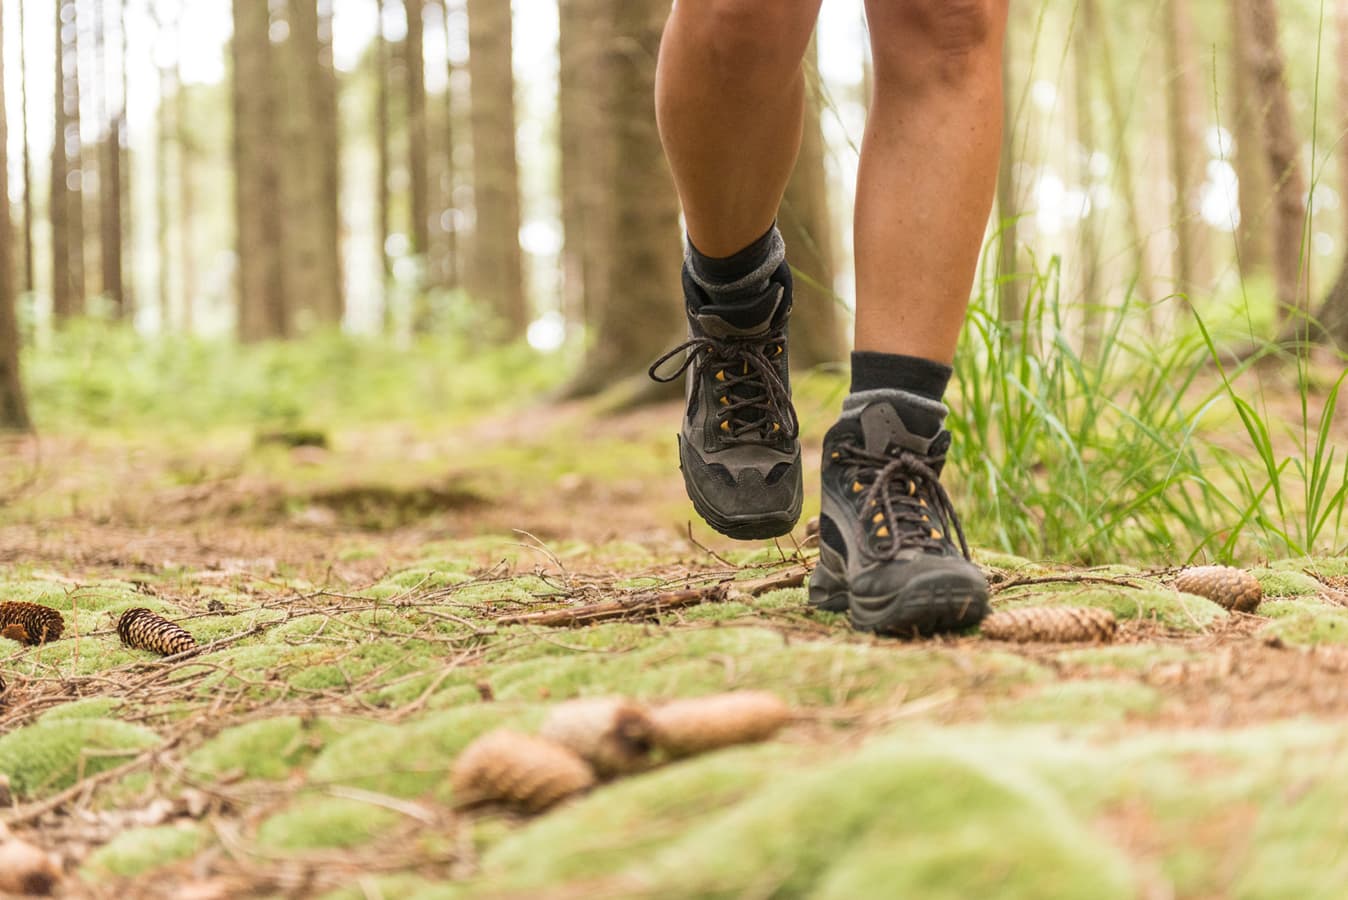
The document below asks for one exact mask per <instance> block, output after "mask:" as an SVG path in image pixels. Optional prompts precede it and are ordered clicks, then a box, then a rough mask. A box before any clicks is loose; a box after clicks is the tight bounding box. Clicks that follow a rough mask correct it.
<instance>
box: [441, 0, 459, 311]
mask: <svg viewBox="0 0 1348 900" xmlns="http://www.w3.org/2000/svg"><path fill="white" fill-rule="evenodd" d="M440 10H441V13H442V24H443V26H444V29H445V46H446V47H452V46H453V44H454V31H453V22H454V19H453V13H452V11H451V10H450V3H449V0H440ZM457 68H458V67H457V66H456V65H455V64H454V56H453V53H452V52H447V53H446V54H445V76H446V77H445V108H444V116H445V130H444V133H443V140H444V146H443V147H442V148H441V150H442V154H441V156H442V159H441V162H442V165H443V166H444V176H443V180H442V182H441V196H442V197H443V198H444V203H443V209H442V210H441V212H442V220H443V222H444V228H443V232H444V236H445V240H444V249H443V258H442V259H441V262H440V272H439V277H440V283H441V284H442V285H443V286H444V287H445V288H447V289H449V290H454V289H455V288H458V287H459V286H460V283H461V281H462V276H461V274H460V266H459V216H458V199H457V193H458V186H459V173H458V168H457V158H458V154H457V151H456V148H457V147H458V139H459V138H458V123H457V121H456V120H457V118H458V107H459V105H458V103H457V102H456V100H455V97H454V82H455V81H456V80H457Z"/></svg>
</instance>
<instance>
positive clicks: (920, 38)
mask: <svg viewBox="0 0 1348 900" xmlns="http://www.w3.org/2000/svg"><path fill="white" fill-rule="evenodd" d="M1007 3H1008V0H868V3H867V17H868V19H869V22H870V29H871V43H872V47H873V55H874V59H875V77H876V81H877V83H885V82H900V83H902V84H904V85H905V86H907V87H912V86H913V85H915V84H917V85H921V84H928V83H935V82H940V83H945V84H950V83H959V82H961V81H963V80H965V79H966V78H967V77H968V76H969V75H970V74H971V73H973V72H976V71H979V70H980V68H981V67H984V66H987V65H993V66H997V65H1000V61H1001V51H1002V38H1003V35H1004V33H1005V29H1006V14H1007Z"/></svg>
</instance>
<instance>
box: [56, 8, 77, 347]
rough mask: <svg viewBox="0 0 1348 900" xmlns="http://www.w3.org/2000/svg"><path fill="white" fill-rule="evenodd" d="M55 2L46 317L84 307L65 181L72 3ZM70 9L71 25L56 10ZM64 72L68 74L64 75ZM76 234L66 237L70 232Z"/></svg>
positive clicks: (71, 134)
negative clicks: (49, 274) (48, 301)
mask: <svg viewBox="0 0 1348 900" xmlns="http://www.w3.org/2000/svg"><path fill="white" fill-rule="evenodd" d="M54 7H55V34H56V41H55V67H54V68H55V75H54V80H53V85H54V92H53V93H54V97H53V101H52V106H53V110H54V116H53V131H52V135H53V138H52V152H51V195H50V198H49V201H48V217H49V218H50V220H51V248H52V316H53V318H55V319H56V321H57V322H62V321H64V320H66V319H69V318H71V317H73V316H78V315H80V314H81V313H83V312H84V276H83V270H84V266H83V263H84V245H83V240H84V238H83V233H82V230H78V231H77V230H76V224H75V223H77V222H81V221H82V219H83V217H82V216H78V215H77V213H78V210H79V197H78V195H74V192H73V190H72V188H71V182H72V181H73V180H74V179H75V177H76V176H77V171H78V170H75V171H72V160H71V156H72V151H73V152H74V157H75V159H76V160H78V158H79V117H78V111H79V92H78V89H77V88H76V87H75V86H74V85H73V84H72V81H71V78H73V77H74V76H75V70H76V69H77V61H76V56H75V48H74V43H73V42H74V34H75V25H74V19H73V11H74V4H73V3H70V2H68V0H62V2H57V3H55V4H54ZM66 9H69V10H70V11H71V13H72V17H71V24H70V25H65V24H64V23H63V22H62V11H63V10H66ZM67 72H69V73H70V75H71V78H67V77H66V73H67ZM76 234H78V235H79V238H78V239H77V240H72V236H73V235H76Z"/></svg>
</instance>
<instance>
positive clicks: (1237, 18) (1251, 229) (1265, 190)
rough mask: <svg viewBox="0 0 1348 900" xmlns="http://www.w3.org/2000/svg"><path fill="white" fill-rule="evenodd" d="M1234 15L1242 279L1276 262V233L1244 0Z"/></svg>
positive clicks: (1233, 85)
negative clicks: (1272, 227)
mask: <svg viewBox="0 0 1348 900" xmlns="http://www.w3.org/2000/svg"><path fill="white" fill-rule="evenodd" d="M1230 13H1231V47H1232V50H1231V59H1232V63H1231V72H1230V84H1231V95H1232V98H1233V101H1234V102H1233V104H1232V106H1233V107H1234V108H1233V109H1232V110H1231V111H1230V113H1229V118H1230V119H1231V124H1232V131H1233V133H1234V135H1235V142H1236V147H1235V159H1234V162H1235V169H1236V178H1237V180H1238V187H1237V191H1238V194H1239V197H1238V201H1239V207H1240V226H1239V228H1238V229H1237V230H1236V262H1237V265H1238V266H1239V267H1240V273H1241V275H1242V277H1245V278H1248V277H1250V276H1251V275H1254V274H1256V273H1258V272H1262V271H1264V270H1266V269H1267V268H1268V266H1269V263H1270V262H1271V261H1272V259H1273V231H1272V229H1270V228H1269V211H1270V198H1271V197H1272V196H1273V176H1272V174H1271V173H1270V172H1269V168H1268V157H1267V156H1266V155H1265V154H1264V151H1263V138H1262V134H1261V127H1260V120H1261V114H1260V104H1259V102H1258V92H1259V89H1258V86H1257V85H1256V84H1255V80H1254V71H1253V70H1252V69H1251V68H1250V65H1249V60H1250V58H1251V56H1250V54H1251V49H1252V42H1253V40H1254V39H1253V37H1252V36H1251V35H1250V27H1251V26H1250V11H1249V8H1248V6H1247V4H1245V3H1244V2H1234V3H1232V4H1231V7H1230Z"/></svg>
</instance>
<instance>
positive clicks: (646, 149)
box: [569, 0, 687, 396]
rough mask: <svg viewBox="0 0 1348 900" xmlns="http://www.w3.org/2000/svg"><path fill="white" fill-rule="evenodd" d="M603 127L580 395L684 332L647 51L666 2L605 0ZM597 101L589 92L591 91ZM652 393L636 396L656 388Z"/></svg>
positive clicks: (630, 371)
mask: <svg viewBox="0 0 1348 900" xmlns="http://www.w3.org/2000/svg"><path fill="white" fill-rule="evenodd" d="M605 8H606V11H607V13H608V15H610V16H612V19H611V21H612V22H613V29H614V30H613V37H612V38H611V39H610V40H608V41H606V42H605V45H606V47H607V53H606V59H605V60H604V69H605V71H604V81H605V83H606V84H607V85H608V86H609V88H608V91H607V92H606V94H607V96H606V97H605V99H604V109H605V115H604V130H603V131H601V132H600V136H602V137H603V139H604V140H606V141H611V142H612V144H611V147H612V149H611V151H604V152H611V153H612V154H613V155H612V158H613V159H616V160H619V161H620V164H619V165H616V166H614V167H613V169H612V171H611V173H610V182H609V183H610V190H609V191H608V193H607V201H608V203H609V204H611V210H612V212H611V214H610V215H609V216H607V217H606V220H605V221H606V231H607V235H608V236H607V242H606V243H607V248H608V252H607V253H606V254H605V262H606V266H607V269H606V275H605V279H606V281H607V283H609V284H610V285H613V286H615V287H616V286H619V285H620V286H621V290H616V289H614V290H609V291H607V292H606V294H605V296H606V302H604V303H603V304H602V305H596V306H592V307H591V310H590V318H589V324H590V328H591V333H592V339H591V341H590V342H589V343H590V346H589V351H588V353H587V355H586V359H585V363H584V366H583V368H582V370H581V372H580V374H579V375H578V377H577V378H576V380H575V381H574V382H573V383H572V385H571V387H570V391H569V393H571V394H572V395H574V396H584V395H586V394H592V393H595V392H597V391H600V390H603V389H605V388H607V387H610V386H612V385H613V384H615V383H617V382H620V381H623V380H626V379H627V378H629V377H630V376H634V375H637V376H640V375H641V374H642V373H643V372H644V369H645V367H646V365H647V364H648V363H649V361H650V360H652V359H654V358H655V357H656V356H658V355H659V353H660V351H661V350H663V349H666V348H667V347H668V346H669V345H670V344H671V343H672V342H674V341H676V340H678V339H679V337H680V336H681V335H682V334H684V333H685V332H686V327H687V326H686V324H685V323H684V320H683V311H682V308H681V306H680V304H679V303H678V302H677V300H676V298H678V297H679V296H680V290H679V271H680V266H681V265H682V254H681V252H680V232H679V208H678V199H677V195H676V194H675V191H674V183H673V179H672V178H671V177H670V173H669V168H668V166H667V165H666V163H665V157H664V153H663V152H662V149H661V146H660V136H659V134H658V133H657V131H656V127H655V105H654V103H655V101H654V98H655V57H656V51H657V49H658V46H659V42H660V33H661V30H662V29H663V26H664V22H665V18H666V16H667V15H668V13H669V6H668V4H667V3H664V2H663V0H606V4H605ZM596 99H597V98H596ZM659 395H660V393H659V392H655V391H652V392H650V393H648V394H647V395H646V396H659Z"/></svg>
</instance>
